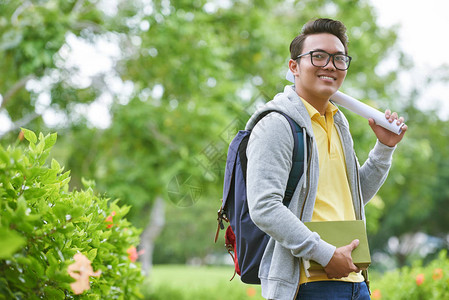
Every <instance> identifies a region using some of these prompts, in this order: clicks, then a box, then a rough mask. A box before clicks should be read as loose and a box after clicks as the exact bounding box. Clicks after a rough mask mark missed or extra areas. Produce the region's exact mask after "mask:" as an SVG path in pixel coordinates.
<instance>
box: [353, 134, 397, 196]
mask: <svg viewBox="0 0 449 300" xmlns="http://www.w3.org/2000/svg"><path fill="white" fill-rule="evenodd" d="M395 149H396V147H388V146H386V145H384V144H382V143H381V142H379V141H377V142H376V145H375V146H374V148H373V149H372V150H371V151H370V153H369V155H368V159H367V160H366V161H365V163H364V164H363V166H362V167H361V168H360V186H361V189H362V197H363V201H364V204H366V203H368V201H369V200H371V198H373V197H374V195H375V194H376V193H377V192H378V191H379V189H380V188H381V186H382V185H383V184H384V182H385V180H386V179H387V176H388V172H389V170H390V167H391V162H392V157H393V152H394V150H395Z"/></svg>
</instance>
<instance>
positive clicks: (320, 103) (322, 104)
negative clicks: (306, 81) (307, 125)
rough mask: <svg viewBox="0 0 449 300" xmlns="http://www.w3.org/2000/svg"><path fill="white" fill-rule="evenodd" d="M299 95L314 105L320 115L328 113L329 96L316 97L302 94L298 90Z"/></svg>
mask: <svg viewBox="0 0 449 300" xmlns="http://www.w3.org/2000/svg"><path fill="white" fill-rule="evenodd" d="M296 93H297V94H298V96H299V97H301V98H302V99H304V100H305V101H307V102H308V103H309V104H310V105H312V106H313V107H314V108H315V109H316V110H317V111H318V112H319V113H320V115H322V116H323V115H324V114H325V113H326V109H327V106H328V105H329V99H330V98H329V97H316V96H311V95H302V94H301V93H300V92H298V91H296Z"/></svg>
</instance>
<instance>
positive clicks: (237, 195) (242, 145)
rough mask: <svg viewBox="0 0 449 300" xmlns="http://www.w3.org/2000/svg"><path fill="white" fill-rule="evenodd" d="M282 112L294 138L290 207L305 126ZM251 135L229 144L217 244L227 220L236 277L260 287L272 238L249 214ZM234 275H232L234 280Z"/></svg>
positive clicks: (243, 134)
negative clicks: (266, 253) (248, 165)
mask: <svg viewBox="0 0 449 300" xmlns="http://www.w3.org/2000/svg"><path fill="white" fill-rule="evenodd" d="M270 112H272V111H267V112H265V113H263V114H261V115H260V116H259V118H258V120H257V121H260V120H261V119H262V118H263V117H264V116H266V115H267V114H268V113H270ZM276 112H277V111H276ZM278 113H280V114H282V115H283V116H284V117H285V118H286V119H287V120H288V122H289V124H290V127H291V129H292V134H293V139H294V149H293V153H292V157H293V159H292V162H293V164H292V169H291V170H290V174H289V178H288V182H287V188H286V191H285V195H284V200H283V204H284V205H285V206H288V205H289V204H290V201H291V198H292V196H293V193H294V191H295V189H296V186H297V185H298V182H299V179H300V177H301V175H302V173H303V172H304V165H303V163H304V140H303V132H302V129H301V127H300V126H299V125H298V124H296V122H295V121H293V120H292V119H291V118H290V117H289V116H287V115H286V114H284V113H282V112H278ZM250 134H251V131H250V130H240V131H239V132H238V133H237V135H236V136H235V137H234V139H233V140H232V142H231V144H230V145H229V149H228V155H227V159H226V170H225V176H224V185H223V199H222V205H221V208H220V210H219V211H218V218H217V221H218V228H217V232H216V234H215V242H217V238H218V234H219V231H220V229H221V230H223V229H224V228H225V227H224V224H223V221H226V222H228V223H230V225H229V226H228V228H227V229H226V233H225V247H226V249H227V250H228V252H229V254H230V255H231V257H232V259H233V261H234V265H235V271H234V276H235V273H237V274H239V275H240V279H241V280H242V281H243V282H244V283H250V284H260V279H259V276H258V273H259V265H260V261H261V259H262V256H263V253H264V251H265V248H266V246H267V243H268V240H269V236H268V235H267V234H266V233H265V232H263V231H261V230H260V229H259V228H258V227H257V226H256V225H255V224H254V223H253V221H252V220H251V218H250V216H249V212H248V203H247V196H246V167H247V157H246V148H247V145H248V140H249V136H250ZM234 276H232V278H231V280H232V279H233V278H234Z"/></svg>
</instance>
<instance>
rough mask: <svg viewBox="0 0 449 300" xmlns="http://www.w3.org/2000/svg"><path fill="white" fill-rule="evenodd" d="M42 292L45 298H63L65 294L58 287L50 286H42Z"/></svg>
mask: <svg viewBox="0 0 449 300" xmlns="http://www.w3.org/2000/svg"><path fill="white" fill-rule="evenodd" d="M44 293H45V298H47V299H64V298H65V294H64V292H63V291H61V290H60V289H57V288H54V287H51V286H46V287H44Z"/></svg>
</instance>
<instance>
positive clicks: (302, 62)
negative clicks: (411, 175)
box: [246, 19, 407, 300]
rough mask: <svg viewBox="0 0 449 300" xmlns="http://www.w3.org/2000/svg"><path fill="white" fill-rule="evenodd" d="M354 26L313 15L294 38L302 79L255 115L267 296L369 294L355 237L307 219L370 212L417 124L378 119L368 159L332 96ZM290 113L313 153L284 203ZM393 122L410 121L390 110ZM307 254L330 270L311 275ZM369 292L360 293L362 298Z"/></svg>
mask: <svg viewBox="0 0 449 300" xmlns="http://www.w3.org/2000/svg"><path fill="white" fill-rule="evenodd" d="M347 52H348V51H347V36H346V28H345V26H344V25H343V24H342V23H341V22H339V21H335V20H330V19H318V20H314V21H311V22H309V23H307V24H306V25H305V26H304V27H303V30H302V33H301V34H300V35H299V36H297V37H296V38H295V39H294V40H293V41H292V43H291V45H290V53H291V60H290V61H289V68H290V71H291V72H292V73H293V75H294V77H295V84H294V85H293V86H286V87H285V89H284V92H283V93H280V94H278V95H276V96H275V97H274V99H273V100H272V101H270V102H268V103H267V104H266V105H265V106H264V107H262V108H261V109H259V110H258V111H257V112H256V113H255V114H254V115H253V116H252V117H251V119H250V120H249V121H248V124H247V126H246V127H247V129H251V128H253V127H254V128H253V131H252V134H251V136H250V139H249V143H248V148H247V156H248V165H247V170H248V171H247V194H248V206H249V212H250V216H251V218H252V220H253V221H254V223H255V224H256V225H257V226H258V227H259V228H260V229H261V230H263V231H265V232H266V233H267V234H268V235H269V236H270V237H271V238H270V241H269V243H268V245H267V248H266V251H265V253H264V256H263V259H262V262H261V265H260V270H259V277H260V279H261V286H262V296H263V297H265V298H267V299H281V300H285V299H289V300H290V299H292V300H295V299H353V298H352V297H356V298H355V299H369V293H368V289H367V287H366V284H365V282H364V278H363V276H362V275H361V272H360V270H359V269H358V268H357V267H356V266H355V265H354V264H353V262H352V259H351V252H352V250H353V249H355V248H356V247H357V246H358V241H357V240H354V241H353V242H352V243H350V244H349V245H347V246H344V247H341V248H336V247H335V246H333V245H330V244H328V243H326V242H325V241H323V240H321V239H320V237H319V235H318V234H317V233H314V232H311V231H310V230H309V229H308V228H307V227H306V226H305V225H304V223H303V222H308V221H335V220H355V219H359V220H360V219H361V220H363V219H364V218H365V214H364V205H365V204H366V203H367V202H368V201H369V200H370V199H371V198H372V197H373V196H374V195H375V194H376V192H377V191H378V190H379V188H380V187H381V186H382V184H383V182H384V181H385V179H386V177H387V174H388V170H389V168H390V166H391V159H392V154H393V151H394V149H395V146H396V144H397V143H399V142H400V141H401V139H402V137H403V136H404V133H405V132H406V130H407V127H406V126H405V125H404V126H403V130H402V133H401V135H396V134H395V133H392V132H390V131H388V130H386V129H384V128H382V127H380V126H378V125H376V124H375V122H374V120H372V119H370V120H369V125H370V126H371V128H372V130H373V132H374V133H375V135H376V137H377V143H376V145H375V146H374V148H373V149H372V150H371V152H370V154H369V157H368V159H367V161H366V162H365V163H364V164H363V166H361V167H360V165H359V163H358V161H357V158H356V155H355V153H354V150H353V140H352V137H351V134H350V132H349V125H348V122H347V120H346V118H345V117H344V115H343V114H342V113H341V112H340V111H339V110H338V109H337V107H335V106H334V105H333V104H332V103H331V102H329V99H330V98H331V96H332V95H333V94H334V93H335V92H336V91H337V90H338V89H339V88H340V86H341V84H342V83H343V81H344V79H345V77H346V73H347V69H348V68H349V64H350V61H351V58H350V57H349V56H348V55H347ZM268 110H277V111H282V112H284V113H286V114H288V115H289V116H290V117H291V118H292V119H293V120H295V121H296V123H298V124H299V125H300V126H301V127H302V128H303V131H304V134H305V137H306V140H307V143H305V144H306V145H309V147H308V149H307V151H306V152H307V159H306V160H305V161H306V163H305V165H304V167H305V168H304V174H303V175H302V177H301V179H300V181H299V183H298V186H297V188H296V190H295V193H294V195H293V198H292V201H291V203H290V205H289V207H286V206H284V205H283V203H282V200H283V197H284V192H285V188H286V185H287V180H288V177H289V172H290V169H291V164H292V152H293V137H292V134H291V129H290V127H289V123H288V121H287V120H286V119H285V118H284V117H283V116H282V115H281V114H279V113H276V112H271V113H269V114H268V115H267V116H265V117H264V118H262V120H260V121H259V122H258V123H257V124H256V125H255V122H256V120H257V117H258V116H259V115H260V114H261V113H262V112H264V111H268ZM385 117H386V118H387V119H389V121H390V122H398V124H400V123H402V122H403V118H399V119H398V116H397V114H396V113H393V114H391V113H390V112H389V111H388V110H387V112H386V113H385ZM301 258H304V259H307V260H314V261H316V262H318V263H319V264H321V265H322V266H323V267H324V270H325V271H326V273H327V276H319V277H310V278H307V277H306V276H305V275H304V269H303V267H302V266H301ZM357 297H360V298H357Z"/></svg>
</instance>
